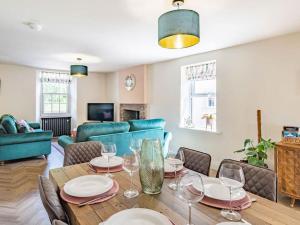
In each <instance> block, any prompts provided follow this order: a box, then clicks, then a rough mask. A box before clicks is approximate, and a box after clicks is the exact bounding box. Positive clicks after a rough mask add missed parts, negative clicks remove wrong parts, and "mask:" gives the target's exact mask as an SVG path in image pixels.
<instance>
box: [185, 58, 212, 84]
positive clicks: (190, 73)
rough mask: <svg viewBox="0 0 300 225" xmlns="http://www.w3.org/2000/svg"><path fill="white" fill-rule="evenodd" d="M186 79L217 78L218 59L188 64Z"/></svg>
mask: <svg viewBox="0 0 300 225" xmlns="http://www.w3.org/2000/svg"><path fill="white" fill-rule="evenodd" d="M186 79H187V80H194V81H199V80H214V79H216V61H215V60H214V61H210V62H206V63H201V64H197V65H192V66H187V67H186Z"/></svg>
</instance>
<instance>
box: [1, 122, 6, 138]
mask: <svg viewBox="0 0 300 225" xmlns="http://www.w3.org/2000/svg"><path fill="white" fill-rule="evenodd" d="M1 134H7V132H6V130H5V128H4V127H3V126H2V125H1V124H0V135H1Z"/></svg>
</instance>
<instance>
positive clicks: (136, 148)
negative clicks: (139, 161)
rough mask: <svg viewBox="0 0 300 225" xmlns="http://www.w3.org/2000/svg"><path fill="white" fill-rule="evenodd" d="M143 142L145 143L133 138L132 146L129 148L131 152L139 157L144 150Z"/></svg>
mask: <svg viewBox="0 0 300 225" xmlns="http://www.w3.org/2000/svg"><path fill="white" fill-rule="evenodd" d="M142 142H143V140H142V139H137V138H132V139H131V140H130V146H129V148H130V150H131V151H132V152H134V154H137V155H139V154H140V152H141V148H142Z"/></svg>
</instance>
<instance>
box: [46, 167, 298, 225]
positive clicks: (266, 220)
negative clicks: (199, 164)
mask: <svg viewBox="0 0 300 225" xmlns="http://www.w3.org/2000/svg"><path fill="white" fill-rule="evenodd" d="M49 173H50V174H49V177H50V180H51V181H52V182H53V183H54V185H55V186H56V187H57V188H58V189H61V188H63V186H64V184H65V183H66V182H67V181H69V180H71V179H73V178H76V177H79V176H84V175H88V174H95V173H94V172H93V171H92V170H91V169H90V167H89V166H88V164H87V163H83V164H77V165H72V166H67V167H62V168H56V169H52V170H50V172H49ZM113 179H115V180H116V181H117V182H118V183H119V185H120V189H119V192H118V194H117V195H116V196H115V197H114V198H111V199H110V200H108V201H106V202H102V203H97V204H93V205H86V206H83V207H79V206H77V205H74V204H71V203H67V202H64V203H63V204H64V206H65V209H66V211H67V214H68V215H69V218H70V220H71V222H72V225H98V224H99V223H101V222H103V221H105V220H106V219H108V218H109V217H110V216H112V215H113V214H115V213H117V212H119V211H121V210H124V209H130V208H148V209H152V210H155V211H157V212H160V213H162V214H164V215H165V216H167V217H168V218H169V219H170V220H171V221H172V222H173V223H174V224H176V225H184V224H187V219H188V205H187V204H186V203H185V202H183V201H182V200H181V199H180V198H179V197H178V196H177V195H176V192H174V191H173V190H171V189H170V188H168V183H169V182H170V179H165V180H164V184H163V188H162V191H161V193H160V194H158V195H148V194H144V193H143V192H142V190H141V185H140V181H139V177H138V173H136V174H135V177H134V186H135V187H136V188H137V189H138V190H139V191H140V194H139V196H137V197H135V198H132V199H128V198H126V197H124V195H123V192H124V191H125V190H126V189H128V188H129V186H130V179H129V176H128V174H127V173H126V172H124V171H121V172H118V173H114V177H113ZM249 195H250V196H251V197H252V198H256V199H257V201H256V202H254V203H252V205H251V207H250V208H248V209H245V210H242V211H241V215H242V217H243V219H245V220H246V221H247V222H249V223H251V224H253V225H265V224H274V225H277V224H278V225H279V224H286V225H300V213H299V212H296V211H295V210H293V209H291V208H289V207H286V206H284V205H282V204H278V203H276V202H272V201H270V200H267V199H265V198H262V197H259V196H257V195H254V194H251V193H249ZM192 221H193V223H194V224H195V225H215V224H217V223H220V222H224V221H226V219H224V218H223V217H222V216H221V215H220V209H216V208H213V207H210V206H206V205H204V204H202V203H196V204H194V205H193V209H192ZM119 225H122V224H119Z"/></svg>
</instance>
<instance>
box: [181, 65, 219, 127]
mask: <svg viewBox="0 0 300 225" xmlns="http://www.w3.org/2000/svg"><path fill="white" fill-rule="evenodd" d="M208 63H215V64H216V60H211V61H205V62H200V63H195V64H190V65H185V66H182V67H181V94H180V101H181V104H180V108H181V110H180V123H179V127H180V128H184V129H191V130H198V131H203V132H209V133H220V132H219V131H218V123H217V118H218V116H217V112H218V106H217V102H218V101H217V78H216V79H215V81H216V92H215V93H212V94H214V95H215V96H214V98H215V100H214V104H215V108H216V117H217V118H216V127H215V130H207V129H203V128H199V127H188V126H186V125H185V124H184V116H185V115H186V114H185V113H183V112H184V111H185V109H184V107H185V106H184V105H185V103H184V98H183V96H184V95H186V93H183V92H186V91H187V90H186V89H187V88H183V86H189V87H188V90H189V94H188V101H189V108H188V109H187V110H188V112H189V113H188V114H189V115H190V118H191V121H193V118H192V117H193V113H192V112H193V104H192V101H193V97H202V96H207V95H206V94H198V93H195V82H196V81H187V80H186V68H187V67H190V66H198V65H203V64H208ZM207 107H210V106H209V103H208V105H207Z"/></svg>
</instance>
